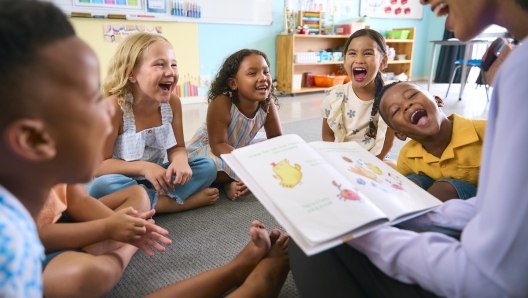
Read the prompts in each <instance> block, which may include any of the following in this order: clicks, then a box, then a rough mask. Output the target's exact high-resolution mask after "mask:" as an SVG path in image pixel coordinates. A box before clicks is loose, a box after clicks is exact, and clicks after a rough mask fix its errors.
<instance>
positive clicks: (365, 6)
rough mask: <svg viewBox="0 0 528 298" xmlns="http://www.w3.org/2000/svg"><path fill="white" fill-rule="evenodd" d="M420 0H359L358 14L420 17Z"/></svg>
mask: <svg viewBox="0 0 528 298" xmlns="http://www.w3.org/2000/svg"><path fill="white" fill-rule="evenodd" d="M423 10H424V6H423V5H422V4H420V0H361V7H360V15H362V16H364V15H367V16H369V17H371V18H386V19H422V18H423Z"/></svg>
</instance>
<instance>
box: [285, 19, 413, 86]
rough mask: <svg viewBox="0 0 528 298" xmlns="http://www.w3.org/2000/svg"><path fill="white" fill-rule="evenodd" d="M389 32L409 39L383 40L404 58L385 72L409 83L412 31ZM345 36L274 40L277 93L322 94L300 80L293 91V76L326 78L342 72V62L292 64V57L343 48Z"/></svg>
mask: <svg viewBox="0 0 528 298" xmlns="http://www.w3.org/2000/svg"><path fill="white" fill-rule="evenodd" d="M393 30H409V31H410V32H409V39H387V40H385V41H386V43H387V44H388V45H389V47H392V48H394V49H395V51H396V54H406V55H407V60H393V61H389V62H388V64H387V69H386V70H385V72H394V74H395V75H398V74H400V73H405V74H406V75H407V77H408V78H409V79H411V75H412V60H413V59H414V37H415V36H416V35H415V28H395V29H393ZM348 38H349V36H348V35H306V34H281V35H278V36H277V52H276V54H277V74H276V79H277V90H279V91H282V92H287V93H292V94H295V93H305V92H317V91H324V90H325V89H327V88H321V87H311V88H306V87H304V85H305V78H304V76H303V79H302V82H301V86H302V87H301V89H293V78H294V76H295V75H303V74H304V73H306V72H311V73H312V75H326V74H331V73H339V71H342V65H343V61H328V62H312V63H295V62H294V60H293V58H294V53H297V52H310V51H312V52H318V51H321V50H325V49H337V48H338V47H340V46H344V45H345V43H346V41H347V39H348Z"/></svg>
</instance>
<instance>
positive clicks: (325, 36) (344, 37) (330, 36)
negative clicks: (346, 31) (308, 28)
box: [290, 34, 349, 39]
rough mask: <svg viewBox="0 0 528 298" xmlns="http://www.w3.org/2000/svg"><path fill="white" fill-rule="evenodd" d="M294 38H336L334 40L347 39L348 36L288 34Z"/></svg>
mask: <svg viewBox="0 0 528 298" xmlns="http://www.w3.org/2000/svg"><path fill="white" fill-rule="evenodd" d="M290 35H292V36H294V37H296V38H303V37H306V38H336V39H348V37H349V36H348V35H324V34H323V35H315V34H290Z"/></svg>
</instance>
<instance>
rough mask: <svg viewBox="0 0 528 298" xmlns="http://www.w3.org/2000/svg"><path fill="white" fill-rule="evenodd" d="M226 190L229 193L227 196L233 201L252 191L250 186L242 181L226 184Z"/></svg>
mask: <svg viewBox="0 0 528 298" xmlns="http://www.w3.org/2000/svg"><path fill="white" fill-rule="evenodd" d="M224 190H225V192H226V194H227V198H228V199H230V200H231V201H234V200H236V199H238V198H239V197H245V196H247V195H249V194H250V193H251V192H250V191H249V188H247V186H246V185H245V184H244V183H242V182H240V181H232V182H230V183H226V184H224Z"/></svg>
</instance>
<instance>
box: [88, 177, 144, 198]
mask: <svg viewBox="0 0 528 298" xmlns="http://www.w3.org/2000/svg"><path fill="white" fill-rule="evenodd" d="M133 185H137V182H136V181H135V180H134V179H132V178H130V177H127V176H124V175H119V174H110V175H104V176H100V177H97V178H95V179H94V180H93V181H92V183H91V184H90V187H89V188H88V194H89V195H90V196H92V197H94V198H101V197H104V196H106V195H108V194H111V193H114V192H117V191H119V190H122V189H124V188H127V187H130V186H133Z"/></svg>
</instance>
